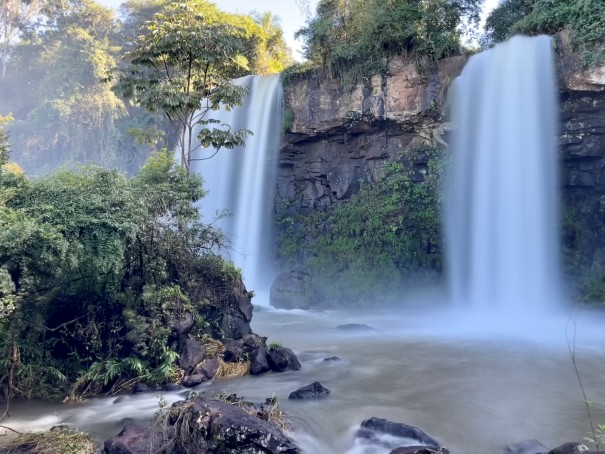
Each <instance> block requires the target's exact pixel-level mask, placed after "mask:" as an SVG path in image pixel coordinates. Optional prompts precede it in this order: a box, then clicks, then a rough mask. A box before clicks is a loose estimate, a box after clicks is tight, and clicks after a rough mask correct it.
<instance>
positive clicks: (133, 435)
mask: <svg viewBox="0 0 605 454" xmlns="http://www.w3.org/2000/svg"><path fill="white" fill-rule="evenodd" d="M150 435H151V434H150V432H149V428H148V427H145V426H142V425H139V424H127V425H126V426H124V428H123V429H122V431H121V432H120V433H119V434H117V435H115V436H113V437H111V438H110V439H109V440H106V441H105V444H104V448H105V449H104V452H105V454H148V453H149V452H150V450H151V436H150Z"/></svg>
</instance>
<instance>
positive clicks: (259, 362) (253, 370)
mask: <svg viewBox="0 0 605 454" xmlns="http://www.w3.org/2000/svg"><path fill="white" fill-rule="evenodd" d="M270 370H271V368H270V367H269V350H267V347H262V346H261V347H257V348H256V350H254V352H252V354H251V355H250V375H259V374H262V373H264V372H268V371H270Z"/></svg>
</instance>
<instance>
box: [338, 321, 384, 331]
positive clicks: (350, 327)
mask: <svg viewBox="0 0 605 454" xmlns="http://www.w3.org/2000/svg"><path fill="white" fill-rule="evenodd" d="M336 329H338V330H341V331H355V332H366V333H370V332H372V333H375V332H377V330H376V328H372V327H371V326H369V325H366V324H364V323H347V324H345V325H338V326H337V327H336Z"/></svg>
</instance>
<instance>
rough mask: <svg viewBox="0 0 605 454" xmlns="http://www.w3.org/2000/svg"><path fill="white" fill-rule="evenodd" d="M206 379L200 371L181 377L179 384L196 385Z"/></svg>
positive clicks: (188, 386)
mask: <svg viewBox="0 0 605 454" xmlns="http://www.w3.org/2000/svg"><path fill="white" fill-rule="evenodd" d="M207 380H208V379H207V378H206V376H205V375H204V374H202V373H198V374H191V375H187V376H186V377H185V378H183V381H182V382H181V384H182V385H183V386H185V387H187V388H191V387H193V386H197V385H199V384H200V383H202V382H204V381H207Z"/></svg>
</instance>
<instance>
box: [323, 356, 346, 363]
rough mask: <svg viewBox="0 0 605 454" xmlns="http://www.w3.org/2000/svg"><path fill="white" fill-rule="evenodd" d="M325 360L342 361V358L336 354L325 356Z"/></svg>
mask: <svg viewBox="0 0 605 454" xmlns="http://www.w3.org/2000/svg"><path fill="white" fill-rule="evenodd" d="M324 361H325V362H334V361H342V359H340V358H339V357H338V356H329V357H327V358H324Z"/></svg>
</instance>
